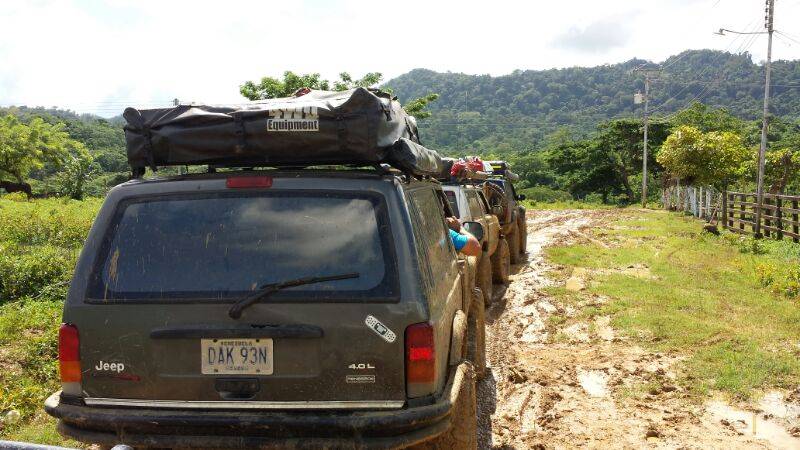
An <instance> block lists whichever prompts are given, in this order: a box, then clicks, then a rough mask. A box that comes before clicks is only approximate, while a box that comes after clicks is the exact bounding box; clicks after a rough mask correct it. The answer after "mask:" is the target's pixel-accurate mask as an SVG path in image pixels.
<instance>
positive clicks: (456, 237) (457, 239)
mask: <svg viewBox="0 0 800 450" xmlns="http://www.w3.org/2000/svg"><path fill="white" fill-rule="evenodd" d="M450 240H451V241H453V245H454V246H455V247H456V251H457V252H460V251H461V249H462V248H464V246H465V245H467V241H468V240H469V239H468V238H467V237H466V236H464V235H463V234H461V233H458V232H456V231H453V230H450Z"/></svg>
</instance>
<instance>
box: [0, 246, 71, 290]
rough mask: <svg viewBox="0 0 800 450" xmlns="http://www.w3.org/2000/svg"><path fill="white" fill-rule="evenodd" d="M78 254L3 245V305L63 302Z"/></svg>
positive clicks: (0, 270) (0, 281) (0, 262)
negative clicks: (30, 301)
mask: <svg viewBox="0 0 800 450" xmlns="http://www.w3.org/2000/svg"><path fill="white" fill-rule="evenodd" d="M77 256H78V252H77V250H73V249H64V248H59V247H53V246H48V245H43V246H30V247H27V246H16V245H13V244H11V245H9V244H0V304H2V303H6V302H10V301H15V300H19V299H21V298H23V297H35V298H53V299H60V300H63V299H64V297H65V296H66V292H67V283H68V282H69V280H70V278H71V277H72V271H73V270H74V268H75V261H76V259H77Z"/></svg>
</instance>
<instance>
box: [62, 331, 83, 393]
mask: <svg viewBox="0 0 800 450" xmlns="http://www.w3.org/2000/svg"><path fill="white" fill-rule="evenodd" d="M79 347H80V339H79V338H78V327H76V326H75V325H71V324H68V323H62V324H61V328H59V329H58V366H59V369H60V373H61V382H62V383H77V382H80V381H81V360H80V349H79Z"/></svg>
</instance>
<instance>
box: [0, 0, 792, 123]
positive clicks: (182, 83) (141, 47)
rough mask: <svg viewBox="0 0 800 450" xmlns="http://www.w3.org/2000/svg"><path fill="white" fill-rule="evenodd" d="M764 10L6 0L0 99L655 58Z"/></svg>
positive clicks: (685, 1) (100, 97)
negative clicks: (293, 76)
mask: <svg viewBox="0 0 800 450" xmlns="http://www.w3.org/2000/svg"><path fill="white" fill-rule="evenodd" d="M777 3H778V4H777V5H776V8H777V18H776V27H777V28H779V29H781V28H783V29H784V30H785V31H788V32H790V33H795V34H796V33H797V32H796V31H794V29H795V28H796V24H797V23H800V4H798V2H795V3H794V4H792V3H789V2H783V1H780V2H777ZM762 20H763V4H762V2H760V1H752V0H672V1H668V2H667V1H657V0H643V1H640V2H631V1H629V0H603V1H597V0H563V1H560V2H512V1H506V0H495V1H492V2H478V1H459V2H455V1H453V2H431V1H426V2H423V1H417V0H410V1H406V2H404V3H402V5H401V4H398V3H396V2H393V3H386V2H367V1H366V0H342V1H339V2H327V1H324V0H306V1H303V2H299V1H293V2H267V1H227V2H218V1H157V0H115V1H111V2H99V1H78V0H73V1H66V0H65V1H58V0H39V1H30V2H28V1H25V2H20V1H16V2H12V1H8V2H0V104H2V105H6V104H11V103H15V104H28V105H42V106H51V105H58V106H61V107H68V108H71V109H75V110H78V111H82V112H84V111H85V112H96V113H100V114H103V115H113V114H116V113H118V112H119V111H120V110H121V109H122V107H123V106H124V105H127V104H135V105H142V106H148V105H149V106H152V105H162V104H165V103H167V102H168V101H169V100H171V99H172V98H175V97H177V98H180V99H181V100H198V101H206V102H231V101H239V100H240V99H241V98H240V97H239V95H238V85H239V84H241V83H242V82H243V81H245V80H248V79H256V78H259V77H261V76H264V75H273V76H275V75H280V73H281V72H283V71H284V70H294V71H298V72H321V73H322V74H323V75H324V76H326V77H328V78H334V77H336V75H337V74H338V72H340V71H343V70H346V71H349V72H351V73H353V74H356V75H358V74H362V73H364V72H367V71H380V72H383V73H384V74H385V76H386V77H387V78H390V77H392V76H396V75H400V74H402V73H404V72H406V71H408V70H410V69H413V68H417V67H426V68H430V69H433V70H438V71H447V70H451V71H457V72H467V73H476V74H482V73H489V74H492V75H500V74H505V73H509V72H511V71H513V70H515V69H546V68H552V67H566V66H574V65H580V66H592V65H598V64H606V63H615V62H621V61H626V60H628V59H631V58H633V57H638V58H646V59H652V60H657V61H659V60H663V59H665V58H666V57H668V56H670V55H673V54H676V53H678V52H680V51H682V50H685V49H687V48H715V49H720V50H723V49H726V48H727V49H728V50H737V49H738V48H739V47H740V46H739V44H740V43H741V42H743V41H744V40H743V39H740V40H738V41H735V42H734V41H733V39H734V37H720V36H715V35H713V34H712V31H713V30H716V29H719V28H720V27H725V28H733V29H743V28H748V29H756V28H757V27H758V26H759V25H760V24H761V23H762ZM748 24H750V25H749V26H748ZM570 30H572V31H570ZM581 38H591V39H590V40H589V41H586V39H583V40H581ZM570 39H572V41H570ZM603 39H605V42H603ZM587 42H588V44H590V45H589V48H590V49H591V50H592V51H586V49H587V47H586V44H587ZM570 43H571V44H572V45H568V44H570ZM731 43H733V45H731ZM774 45H775V56H776V58H782V59H794V58H800V44H794V45H793V46H792V47H790V46H788V44H787V43H786V42H784V41H782V40H776V41H775V44H774ZM765 47H766V45H765V40H764V38H763V37H762V38H759V39H758V40H757V41H756V42H755V43H754V44H753V46H752V47H751V48H750V49H749V50H750V51H751V52H752V53H753V54H754V58H755V59H756V60H757V61H758V60H761V59H763V58H764V50H765Z"/></svg>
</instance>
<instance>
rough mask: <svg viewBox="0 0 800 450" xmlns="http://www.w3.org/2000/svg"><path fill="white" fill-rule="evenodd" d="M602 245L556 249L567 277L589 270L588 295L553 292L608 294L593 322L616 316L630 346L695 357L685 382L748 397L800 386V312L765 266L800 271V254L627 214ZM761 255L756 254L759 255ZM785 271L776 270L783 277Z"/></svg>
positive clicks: (607, 229) (651, 214)
mask: <svg viewBox="0 0 800 450" xmlns="http://www.w3.org/2000/svg"><path fill="white" fill-rule="evenodd" d="M614 217H615V219H613V220H612V221H611V222H609V223H607V224H605V226H600V227H595V228H594V229H593V231H592V232H591V233H592V234H593V235H594V237H595V238H596V239H597V240H599V241H601V242H604V243H606V244H607V245H608V246H607V247H603V246H601V245H598V244H597V243H587V244H581V245H572V246H560V247H552V248H550V249H548V250H547V254H548V256H549V259H550V260H551V261H553V262H554V263H557V264H560V265H562V266H563V269H562V270H560V272H559V273H557V274H555V276H559V277H563V278H566V277H568V276H569V275H570V274H572V273H573V272H574V271H575V269H576V268H583V270H578V271H577V273H583V274H584V275H583V276H584V277H585V278H586V279H587V281H588V282H587V283H586V290H584V291H580V292H571V291H567V290H566V289H564V288H556V289H553V290H552V292H551V293H553V294H555V295H557V296H558V297H560V298H562V299H563V300H565V301H567V302H569V301H578V300H580V299H581V298H585V297H587V296H603V297H606V298H608V301H607V302H606V303H604V304H602V305H601V306H599V307H596V308H595V309H593V310H592V311H591V312H590V315H598V314H600V315H610V316H612V318H613V321H612V324H613V325H614V326H615V327H616V328H618V329H620V330H622V332H623V333H625V334H626V335H627V336H629V337H630V338H631V339H633V340H636V341H639V342H641V343H643V344H644V345H646V346H648V347H650V348H653V349H656V350H659V351H666V352H676V353H680V354H684V355H686V356H687V358H686V360H685V366H684V368H683V375H682V376H683V378H682V384H684V385H685V387H686V388H688V389H689V390H690V391H691V392H694V393H696V394H698V395H704V394H707V393H708V392H709V391H710V390H718V391H722V392H725V393H728V394H730V395H732V396H735V397H738V398H742V399H746V398H749V397H751V396H752V395H753V394H754V393H755V392H757V391H759V390H762V389H767V388H776V387H777V388H788V387H795V386H797V384H798V383H799V382H800V360H798V358H797V356H798V354H800V346H799V345H798V343H800V304H798V299H797V298H794V297H792V296H791V295H787V293H786V292H778V291H776V290H775V289H772V288H771V285H769V284H768V283H765V282H764V276H763V272H764V270H765V269H764V267H771V268H785V267H797V265H798V263H800V246H797V245H795V244H791V243H777V242H775V243H773V242H761V243H756V244H753V243H752V242H751V241H749V240H747V239H746V238H740V237H738V236H735V235H730V234H728V233H723V235H722V236H719V237H718V236H714V235H711V234H708V233H705V232H703V231H702V223H701V222H698V221H697V220H695V219H691V218H687V217H684V216H680V215H678V214H675V213H667V212H663V211H643V210H634V209H627V210H623V211H620V214H618V215H615V216H614ZM754 248H756V249H757V250H756V251H754V250H753V249H754ZM776 273H777V272H776Z"/></svg>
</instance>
